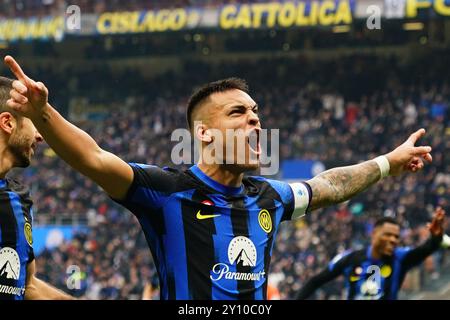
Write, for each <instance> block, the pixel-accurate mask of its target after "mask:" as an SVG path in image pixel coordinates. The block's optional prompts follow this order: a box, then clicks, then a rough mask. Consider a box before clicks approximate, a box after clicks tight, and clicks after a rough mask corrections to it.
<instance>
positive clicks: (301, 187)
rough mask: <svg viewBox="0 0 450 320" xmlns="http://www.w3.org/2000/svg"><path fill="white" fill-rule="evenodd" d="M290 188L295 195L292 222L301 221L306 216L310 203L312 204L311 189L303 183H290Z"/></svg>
mask: <svg viewBox="0 0 450 320" xmlns="http://www.w3.org/2000/svg"><path fill="white" fill-rule="evenodd" d="M289 186H290V187H291V189H292V193H293V194H294V212H293V213H292V220H294V219H299V218H301V217H303V216H304V215H305V214H306V211H307V210H308V207H309V203H310V202H311V197H312V192H311V187H310V186H309V185H308V184H306V183H303V182H295V183H290V184H289Z"/></svg>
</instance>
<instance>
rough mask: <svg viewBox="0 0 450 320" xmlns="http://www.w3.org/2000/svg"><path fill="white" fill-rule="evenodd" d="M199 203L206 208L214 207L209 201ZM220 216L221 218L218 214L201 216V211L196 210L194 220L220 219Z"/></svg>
mask: <svg viewBox="0 0 450 320" xmlns="http://www.w3.org/2000/svg"><path fill="white" fill-rule="evenodd" d="M201 203H202V204H204V205H207V206H213V205H214V202H212V201H211V200H203V201H202V202H201ZM220 216H221V215H220V214H202V210H198V211H197V215H196V218H197V219H198V220H205V219H211V218H215V217H220Z"/></svg>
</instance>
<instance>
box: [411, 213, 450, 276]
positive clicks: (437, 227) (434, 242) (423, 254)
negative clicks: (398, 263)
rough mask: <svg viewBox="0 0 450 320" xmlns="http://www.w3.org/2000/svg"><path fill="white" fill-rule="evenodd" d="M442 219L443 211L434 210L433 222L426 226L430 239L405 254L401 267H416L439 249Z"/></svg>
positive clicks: (441, 235)
mask: <svg viewBox="0 0 450 320" xmlns="http://www.w3.org/2000/svg"><path fill="white" fill-rule="evenodd" d="M444 219H445V211H444V210H443V209H442V208H441V207H438V208H436V210H435V212H434V215H433V220H432V221H431V223H429V224H428V225H427V227H428V229H429V230H430V238H428V240H427V241H425V243H423V244H421V245H420V246H418V247H416V248H414V249H412V250H410V251H409V252H408V253H407V254H406V256H405V258H404V259H403V261H402V265H403V267H405V268H406V269H410V268H412V267H414V266H416V265H418V264H419V263H421V262H422V261H423V260H425V259H426V258H427V257H428V256H429V255H431V254H433V253H434V252H435V251H436V250H438V249H439V248H440V247H441V244H442V237H443V235H444Z"/></svg>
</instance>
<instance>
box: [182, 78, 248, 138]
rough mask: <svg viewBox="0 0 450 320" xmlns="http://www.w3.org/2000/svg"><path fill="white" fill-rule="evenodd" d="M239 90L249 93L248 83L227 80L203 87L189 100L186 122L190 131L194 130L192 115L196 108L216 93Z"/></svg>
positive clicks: (233, 79)
mask: <svg viewBox="0 0 450 320" xmlns="http://www.w3.org/2000/svg"><path fill="white" fill-rule="evenodd" d="M233 89H238V90H241V91H244V92H245V93H249V89H248V85H247V82H246V81H245V80H243V79H240V78H227V79H222V80H218V81H214V82H210V83H208V84H205V85H203V86H202V87H200V88H199V89H197V90H196V91H195V92H194V93H193V94H192V95H191V97H190V98H189V102H188V107H187V111H186V120H187V123H188V127H189V129H192V125H193V124H192V114H193V113H194V110H195V108H196V107H197V106H198V105H199V104H200V103H201V102H203V101H204V100H205V99H207V98H208V97H209V96H210V95H212V94H213V93H216V92H225V91H228V90H233Z"/></svg>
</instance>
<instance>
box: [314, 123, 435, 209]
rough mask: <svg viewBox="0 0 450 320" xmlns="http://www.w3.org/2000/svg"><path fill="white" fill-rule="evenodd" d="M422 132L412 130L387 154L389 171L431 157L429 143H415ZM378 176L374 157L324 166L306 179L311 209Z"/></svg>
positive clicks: (416, 165)
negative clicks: (323, 170) (313, 175)
mask: <svg viewBox="0 0 450 320" xmlns="http://www.w3.org/2000/svg"><path fill="white" fill-rule="evenodd" d="M424 134H425V129H420V130H418V131H416V132H415V133H413V134H412V135H411V136H410V137H409V138H408V139H407V140H406V141H405V142H404V143H403V144H402V145H400V146H399V147H397V148H396V149H395V150H393V151H392V152H390V153H388V154H386V158H387V160H388V161H389V166H390V170H389V174H390V175H393V176H397V175H400V174H402V173H404V172H407V171H410V172H417V171H419V170H421V169H422V168H423V166H424V162H423V161H422V159H424V160H425V161H427V162H431V161H432V157H431V154H430V152H431V147H429V146H427V147H424V146H420V147H415V146H414V144H415V143H416V142H417V140H418V139H419V138H420V137H422V136H423V135H424ZM380 178H381V172H380V167H379V166H378V164H377V162H376V161H374V160H369V161H365V162H363V163H360V164H357V165H353V166H348V167H339V168H334V169H330V170H327V171H325V172H322V173H321V174H319V175H317V176H316V177H314V178H312V179H311V180H309V181H307V183H308V184H309V185H310V186H311V191H312V199H311V203H310V206H309V208H310V210H314V209H318V208H323V207H327V206H330V205H333V204H336V203H340V202H343V201H346V200H348V199H350V198H352V197H353V196H355V195H357V194H359V193H361V192H362V191H364V190H365V189H367V188H368V187H370V186H371V185H373V184H374V183H376V182H377V181H378V180H379V179H380Z"/></svg>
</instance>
